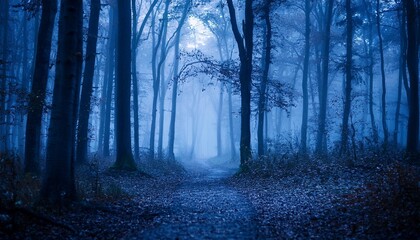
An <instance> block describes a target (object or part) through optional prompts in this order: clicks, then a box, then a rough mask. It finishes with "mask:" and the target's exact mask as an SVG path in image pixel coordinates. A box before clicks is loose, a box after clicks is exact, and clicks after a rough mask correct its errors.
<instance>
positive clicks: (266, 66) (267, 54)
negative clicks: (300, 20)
mask: <svg viewBox="0 0 420 240" xmlns="http://www.w3.org/2000/svg"><path fill="white" fill-rule="evenodd" d="M270 4H271V3H270V1H269V0H266V1H265V3H264V10H263V11H264V13H263V14H264V16H263V18H264V23H265V26H264V30H265V36H264V40H263V41H264V50H263V51H264V54H263V59H264V60H263V61H264V62H263V73H262V78H261V86H260V89H259V94H260V97H259V99H258V131H257V135H258V156H259V157H261V156H263V155H264V149H265V147H264V145H265V138H264V115H265V112H266V109H265V108H266V106H265V103H266V92H267V82H268V72H269V70H270V61H271V36H272V33H271V31H272V29H271V19H270ZM265 137H267V136H265Z"/></svg>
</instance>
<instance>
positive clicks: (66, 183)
mask: <svg viewBox="0 0 420 240" xmlns="http://www.w3.org/2000/svg"><path fill="white" fill-rule="evenodd" d="M82 6H83V4H82V0H63V1H61V6H60V21H59V30H58V49H57V62H56V75H55V81H54V92H53V102H52V110H51V120H50V128H49V130H48V143H47V159H46V173H45V177H44V180H43V183H42V187H41V198H42V199H43V200H44V201H47V202H49V203H52V204H59V203H61V202H62V201H63V200H73V199H74V198H75V196H76V190H75V183H74V175H73V174H74V171H73V169H72V168H73V167H74V166H73V163H72V155H73V152H72V151H73V145H74V143H73V140H74V136H73V135H74V131H73V130H74V128H73V125H74V119H73V118H74V112H73V111H74V109H75V107H76V106H75V95H76V88H77V86H76V84H77V81H78V79H77V77H78V71H79V69H78V68H79V67H78V65H79V63H80V62H81V61H82V55H81V53H80V52H79V50H80V49H79V37H80V36H81V34H82V29H81V28H80V27H81V26H80V24H79V21H80V20H81V18H82V17H83V14H82V11H83V9H82Z"/></svg>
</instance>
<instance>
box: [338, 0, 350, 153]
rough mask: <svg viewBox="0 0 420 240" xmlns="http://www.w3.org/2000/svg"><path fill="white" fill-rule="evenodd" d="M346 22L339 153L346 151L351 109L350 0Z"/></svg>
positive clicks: (347, 1) (347, 5) (348, 0)
mask: <svg viewBox="0 0 420 240" xmlns="http://www.w3.org/2000/svg"><path fill="white" fill-rule="evenodd" d="M346 24H347V40H346V83H345V85H346V86H345V98H344V111H343V124H342V129H341V150H340V155H341V154H347V152H348V140H349V116H350V111H351V82H352V80H353V76H352V70H353V11H352V9H351V0H346Z"/></svg>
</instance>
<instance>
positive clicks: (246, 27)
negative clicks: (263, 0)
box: [227, 0, 254, 168]
mask: <svg viewBox="0 0 420 240" xmlns="http://www.w3.org/2000/svg"><path fill="white" fill-rule="evenodd" d="M227 4H228V7H229V15H230V22H231V25H232V31H233V35H234V36H235V40H236V43H237V45H238V50H239V59H240V61H241V66H240V70H239V82H240V84H241V141H240V154H241V168H246V167H247V164H248V161H249V160H250V159H251V157H252V156H251V120H250V119H251V82H252V77H251V75H252V51H253V47H254V43H253V32H254V13H253V10H252V0H246V1H245V20H244V22H243V26H242V27H243V37H242V35H241V33H240V32H239V28H238V23H237V21H236V13H235V7H234V6H233V2H232V0H227Z"/></svg>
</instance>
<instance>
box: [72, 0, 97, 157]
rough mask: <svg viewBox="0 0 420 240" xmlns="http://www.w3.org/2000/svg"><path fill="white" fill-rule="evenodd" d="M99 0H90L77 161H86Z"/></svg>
mask: <svg viewBox="0 0 420 240" xmlns="http://www.w3.org/2000/svg"><path fill="white" fill-rule="evenodd" d="M100 10H101V1H100V0H91V1H90V17H89V29H88V38H87V46H86V56H85V69H84V73H83V85H82V95H81V99H80V113H79V125H78V129H77V162H78V163H86V162H87V155H88V140H89V139H88V132H89V116H90V111H91V107H90V105H91V97H92V92H93V88H92V87H93V75H94V72H95V61H96V43H97V40H98V27H99V13H100Z"/></svg>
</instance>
